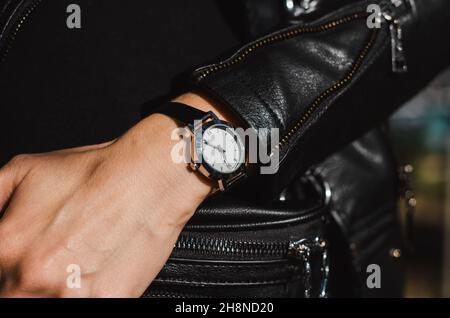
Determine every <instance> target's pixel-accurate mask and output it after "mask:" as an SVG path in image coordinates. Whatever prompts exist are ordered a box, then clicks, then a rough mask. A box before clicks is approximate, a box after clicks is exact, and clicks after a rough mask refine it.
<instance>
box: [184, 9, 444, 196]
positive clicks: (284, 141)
mask: <svg viewBox="0 0 450 318" xmlns="http://www.w3.org/2000/svg"><path fill="white" fill-rule="evenodd" d="M331 2H332V1H331ZM347 2H350V4H348V5H345V6H342V7H340V8H337V9H336V8H333V10H332V11H331V12H329V13H327V14H325V15H323V16H322V17H320V18H316V19H314V20H313V21H307V22H305V21H304V22H302V23H296V24H293V25H291V26H288V27H286V28H283V29H281V30H279V31H276V32H274V33H271V34H269V35H266V36H263V37H261V38H258V39H256V40H255V41H253V42H251V43H248V44H247V45H245V46H243V47H242V48H240V49H239V50H237V51H236V52H235V53H234V54H233V55H232V56H231V57H229V58H228V59H225V60H222V61H220V62H217V63H216V64H212V65H208V66H205V67H202V68H199V69H197V70H196V71H195V72H194V74H193V79H194V85H195V89H197V90H198V91H199V92H201V93H203V94H206V95H209V96H210V97H211V98H212V99H215V100H216V101H218V102H220V103H223V104H224V105H226V106H228V107H229V108H230V109H231V110H232V111H233V112H234V113H235V114H236V115H237V116H238V117H239V118H241V119H242V120H243V122H245V123H246V124H247V125H248V126H249V127H252V128H255V129H256V128H268V129H270V128H278V129H279V134H280V140H279V143H276V144H272V145H271V149H272V150H276V151H279V162H280V165H279V168H280V169H279V171H278V173H277V174H276V175H274V176H271V177H270V176H265V177H264V176H260V177H263V178H269V179H267V180H270V182H271V184H273V185H274V187H273V189H272V190H273V191H275V192H278V191H279V190H281V189H282V188H283V187H284V186H285V185H286V184H287V182H289V180H290V179H291V178H292V177H294V176H295V175H297V174H298V173H301V172H303V171H305V170H306V169H307V168H308V167H310V166H311V165H313V164H315V163H318V162H319V161H321V160H323V159H324V158H325V157H327V156H329V155H330V154H331V153H333V152H335V151H336V150H338V149H340V148H342V147H343V146H345V145H347V144H348V143H350V142H351V141H353V140H355V139H356V138H358V137H360V136H362V135H363V134H364V133H365V132H367V131H369V130H370V129H372V128H374V127H375V126H377V125H379V124H380V123H381V122H382V121H384V120H386V119H387V118H388V116H389V115H390V114H391V113H392V112H393V111H394V110H396V109H397V108H398V107H399V106H401V105H402V104H403V103H404V102H406V101H407V100H408V99H409V98H411V97H412V96H414V94H416V93H417V92H418V90H419V89H421V88H422V87H424V86H425V85H426V84H427V83H428V82H429V81H430V80H432V79H433V78H434V77H435V76H436V75H437V73H438V72H440V71H441V70H443V69H444V68H445V67H446V66H447V65H448V57H449V56H450V41H448V34H449V31H450V26H449V23H450V1H448V0H415V1H407V0H403V1H397V2H400V5H399V6H398V7H397V6H395V5H393V4H392V3H391V1H390V0H385V1H381V0H370V1H347ZM394 2H395V1H394ZM370 4H379V6H380V8H381V12H382V15H381V17H380V19H379V20H375V19H373V15H372V12H368V6H369V5H370ZM389 18H391V19H389ZM377 21H378V22H380V24H379V25H378V26H377V25H374V22H377ZM402 44H403V47H401V45H402ZM403 54H404V55H405V56H406V61H407V68H408V69H407V72H404V71H405V70H404V69H403V68H402V56H403ZM394 64H395V67H394ZM255 178H257V177H256V176H255ZM267 180H266V182H268V181H267ZM266 182H264V183H261V182H259V181H258V182H256V183H255V184H256V187H257V188H258V187H259V186H258V185H259V184H265V185H267V183H266Z"/></svg>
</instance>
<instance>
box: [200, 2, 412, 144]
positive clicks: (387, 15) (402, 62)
mask: <svg viewBox="0 0 450 318" xmlns="http://www.w3.org/2000/svg"><path fill="white" fill-rule="evenodd" d="M406 4H407V0H383V1H381V2H380V7H381V14H380V17H379V18H380V19H381V22H385V23H387V24H388V25H389V33H390V38H391V39H390V40H391V54H392V70H393V72H395V73H402V72H406V71H407V65H406V58H405V53H404V49H403V43H402V36H403V29H402V24H401V22H400V19H399V18H398V17H397V15H398V14H397V11H398V9H399V8H400V7H403V8H404V7H406ZM368 16H369V15H368V13H367V12H358V13H354V14H350V15H348V16H345V17H342V18H339V19H336V20H333V21H331V22H328V23H325V24H320V25H316V26H303V25H302V26H297V27H294V28H289V29H287V30H285V31H282V32H278V33H274V34H272V35H269V36H267V37H265V38H262V39H260V40H258V41H256V42H254V43H253V44H250V45H248V46H247V47H244V48H243V49H241V50H240V51H238V52H237V53H236V54H235V55H233V56H232V57H231V58H229V59H227V60H225V61H222V62H219V63H218V64H215V65H210V66H206V67H204V68H201V69H199V70H197V72H196V73H195V75H194V77H195V78H196V80H197V82H200V81H201V80H203V79H205V78H206V77H208V76H209V75H211V74H212V73H215V72H217V71H220V70H223V69H226V68H229V67H231V66H233V65H235V64H236V63H239V62H241V61H242V60H244V59H245V58H246V57H247V56H248V55H249V54H251V53H252V52H254V51H255V50H257V49H259V48H262V47H264V46H267V45H269V44H272V43H275V42H279V41H282V40H286V39H289V38H292V37H295V36H297V35H299V34H305V33H314V32H322V31H326V30H330V29H335V28H337V27H338V26H340V25H342V24H344V23H348V22H351V21H354V20H358V19H367V17H368ZM378 33H379V30H378V29H377V28H374V30H373V33H372V35H371V37H370V39H369V41H368V42H367V44H366V46H365V47H364V48H363V49H362V50H361V52H360V54H359V56H358V57H357V58H356V60H355V62H354V64H353V66H352V68H351V69H350V71H349V72H348V73H347V75H346V76H345V77H344V78H343V79H342V80H340V81H339V82H337V83H335V84H334V85H333V86H331V87H329V88H328V89H327V90H325V91H324V92H322V93H321V94H320V95H319V96H318V97H317V98H316V99H315V100H314V102H313V103H312V104H311V106H310V107H309V108H308V109H307V110H306V112H305V113H304V114H303V116H302V117H301V118H300V119H299V120H298V121H297V122H296V123H295V125H294V126H293V127H292V128H291V129H290V130H289V131H288V132H287V133H286V134H285V135H284V136H283V137H282V138H281V140H280V142H279V143H278V144H277V145H275V146H274V148H273V151H272V153H274V152H279V151H280V149H282V148H283V147H284V146H285V145H286V144H287V143H288V142H289V141H290V139H291V138H292V137H293V136H294V134H295V133H296V132H297V131H298V130H299V129H300V128H301V127H302V126H303V125H304V124H305V123H306V121H307V120H308V119H309V118H310V117H311V115H312V114H313V112H314V111H315V110H316V109H317V108H318V106H319V105H320V104H321V103H322V102H323V101H324V100H325V99H326V98H327V97H329V96H330V95H331V94H332V93H334V92H336V91H337V90H338V89H341V88H343V87H345V86H347V85H348V84H349V83H350V81H351V80H352V79H353V77H354V76H355V75H356V74H357V71H358V70H359V69H360V68H361V66H362V64H363V62H364V60H365V58H366V57H367V56H368V54H369V52H370V50H371V48H372V47H373V46H374V44H375V41H376V39H377V36H378Z"/></svg>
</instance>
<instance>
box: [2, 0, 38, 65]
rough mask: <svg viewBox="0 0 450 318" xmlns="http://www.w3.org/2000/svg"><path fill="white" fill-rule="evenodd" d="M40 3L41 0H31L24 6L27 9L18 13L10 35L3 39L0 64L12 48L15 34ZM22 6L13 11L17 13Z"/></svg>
mask: <svg viewBox="0 0 450 318" xmlns="http://www.w3.org/2000/svg"><path fill="white" fill-rule="evenodd" d="M42 1H43V0H32V1H31V2H29V3H27V4H25V6H28V7H27V8H26V9H24V10H23V11H22V12H21V13H20V15H19V17H18V19H17V20H16V22H15V25H14V26H13V27H12V29H11V30H12V31H10V34H9V35H8V36H7V37H6V39H5V42H4V43H5V45H4V48H2V50H3V53H1V55H0V63H2V62H3V61H4V60H5V59H6V57H7V55H8V53H9V51H10V49H11V47H12V43H13V42H14V40H15V39H16V37H17V34H18V33H19V31H20V30H21V29H22V26H23V25H24V23H25V22H26V20H27V19H28V18H29V16H30V15H31V14H32V13H33V12H34V11H35V9H36V8H37V7H38V6H39V5H40V4H41V3H42ZM22 5H23V3H21V4H19V6H18V8H17V9H16V10H15V11H18V10H19V9H20V6H22ZM14 14H15V12H14V13H13V15H14ZM12 18H13V17H12V16H11V17H10V19H9V20H12ZM6 27H7V24H6V25H5V29H6Z"/></svg>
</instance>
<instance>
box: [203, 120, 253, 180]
mask: <svg viewBox="0 0 450 318" xmlns="http://www.w3.org/2000/svg"><path fill="white" fill-rule="evenodd" d="M202 157H203V160H204V161H205V162H206V163H207V164H208V165H209V166H210V167H211V168H213V169H214V170H215V171H217V172H220V173H226V174H229V173H233V172H235V171H237V170H238V169H239V167H240V166H241V164H242V163H243V162H244V147H243V144H242V142H241V139H240V137H239V136H238V135H237V134H236V133H235V132H234V131H233V130H232V129H227V128H226V127H224V126H211V127H209V128H208V129H206V130H205V131H204V133H203V138H202Z"/></svg>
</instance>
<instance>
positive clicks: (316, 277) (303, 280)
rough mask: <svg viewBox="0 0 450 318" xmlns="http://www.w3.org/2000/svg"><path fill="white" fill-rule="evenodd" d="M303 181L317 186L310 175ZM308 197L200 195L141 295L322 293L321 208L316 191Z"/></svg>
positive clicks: (324, 289)
mask: <svg viewBox="0 0 450 318" xmlns="http://www.w3.org/2000/svg"><path fill="white" fill-rule="evenodd" d="M304 184H305V188H304V189H303V190H304V191H307V192H308V191H309V192H311V193H312V192H313V191H321V190H319V187H320V184H319V182H318V180H313V177H312V176H309V177H308V180H307V181H306V179H305V183H304ZM308 188H309V190H308ZM313 188H314V190H313V191H311V189H313ZM308 198H309V199H308V200H298V201H297V200H294V199H291V200H289V201H281V200H280V201H277V202H274V203H272V204H270V205H266V206H264V207H262V206H257V205H253V204H250V203H244V202H242V201H238V200H236V199H234V198H230V197H226V196H224V197H221V198H217V199H216V200H213V201H210V202H208V203H207V204H205V205H204V206H202V207H201V208H200V209H199V211H197V214H196V216H195V217H194V218H193V219H192V220H191V222H190V223H189V224H188V225H187V226H186V228H185V230H184V231H183V232H182V233H181V235H180V237H179V239H178V241H177V243H176V244H175V248H174V250H173V253H172V255H171V257H170V259H169V261H168V262H167V264H166V265H165V266H164V268H163V269H162V271H161V272H160V273H159V275H158V277H157V278H156V279H155V280H154V281H153V283H152V285H151V286H150V288H149V289H148V290H147V291H146V293H145V294H144V295H143V297H172V298H173V297H177V298H178V297H189V298H192V297H325V296H326V294H327V278H328V272H329V268H328V257H327V242H326V238H325V224H326V221H327V217H326V215H327V213H326V211H327V208H326V204H325V203H324V201H323V199H322V194H321V193H320V194H319V193H318V192H316V194H315V197H314V196H313V195H311V194H308Z"/></svg>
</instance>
